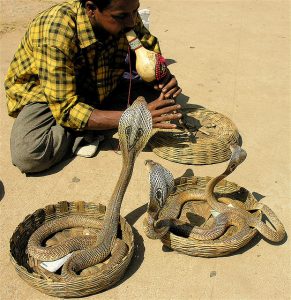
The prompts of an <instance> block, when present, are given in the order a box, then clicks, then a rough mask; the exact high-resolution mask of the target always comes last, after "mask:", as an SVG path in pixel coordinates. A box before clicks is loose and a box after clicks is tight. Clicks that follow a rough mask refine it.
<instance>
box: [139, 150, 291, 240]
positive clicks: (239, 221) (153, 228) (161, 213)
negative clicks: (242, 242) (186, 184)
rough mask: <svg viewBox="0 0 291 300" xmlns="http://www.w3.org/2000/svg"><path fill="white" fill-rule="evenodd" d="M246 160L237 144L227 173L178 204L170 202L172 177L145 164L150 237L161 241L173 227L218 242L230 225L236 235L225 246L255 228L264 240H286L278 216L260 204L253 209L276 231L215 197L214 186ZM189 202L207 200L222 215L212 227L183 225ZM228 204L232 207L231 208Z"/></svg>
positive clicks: (150, 163)
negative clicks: (181, 215) (182, 212)
mask: <svg viewBox="0 0 291 300" xmlns="http://www.w3.org/2000/svg"><path fill="white" fill-rule="evenodd" d="M245 158H246V152H245V151H244V150H243V149H241V148H240V147H239V146H238V145H234V146H233V149H232V156H231V158H230V161H229V164H228V166H227V168H226V170H225V171H224V172H223V173H222V174H220V175H218V176H217V177H215V178H213V179H211V180H210V181H209V182H208V183H207V185H206V188H205V191H204V192H197V191H190V190H189V191H184V192H182V193H180V194H179V195H178V196H177V197H176V198H175V201H173V202H172V203H168V202H167V198H168V196H169V194H170V193H171V191H172V190H173V187H174V178H173V175H172V174H171V173H170V172H169V171H168V170H166V169H165V168H163V167H162V166H161V165H159V164H157V163H155V162H153V161H146V164H147V165H148V166H149V171H150V201H149V205H148V209H147V216H146V218H145V220H144V229H145V232H146V235H147V236H148V237H149V238H153V239H159V238H162V237H163V236H164V235H165V234H166V233H167V232H168V231H169V230H170V228H171V227H172V228H175V229H176V230H177V231H179V230H180V231H182V232H183V234H184V235H186V236H189V237H190V238H193V239H197V240H204V241H206V242H207V241H209V242H211V243H212V244H213V243H215V242H216V241H217V242H218V240H216V239H217V238H219V237H220V236H221V235H223V233H224V232H225V231H226V229H227V228H228V227H229V226H230V225H234V226H235V227H237V229H238V230H237V232H236V233H235V234H234V235H232V236H230V237H228V238H226V239H225V240H224V242H225V243H233V242H235V241H237V240H239V239H242V238H243V237H244V236H246V235H248V234H249V231H250V229H251V228H256V229H257V230H258V231H259V232H260V233H261V234H262V235H263V236H264V237H265V238H267V239H269V240H270V241H273V242H279V241H281V240H282V239H283V238H284V237H285V234H286V233H285V229H284V226H283V224H282V223H281V222H280V220H279V219H278V218H277V216H276V215H275V213H274V212H273V211H272V210H271V209H270V208H269V207H268V206H266V205H264V204H261V203H257V204H256V205H255V206H253V207H252V210H261V211H262V212H263V213H264V214H265V215H266V216H267V217H268V219H269V220H270V221H271V223H272V225H273V226H274V228H275V229H274V230H273V229H272V228H271V227H269V226H268V225H267V224H265V223H264V222H262V221H261V220H260V219H259V218H258V217H255V216H254V215H252V214H251V213H250V212H249V211H246V210H245V209H243V208H241V207H240V206H238V205H237V204H236V203H235V202H232V201H231V200H230V199H226V198H223V199H221V200H222V201H223V202H224V203H221V202H218V201H217V198H216V196H215V194H214V188H215V186H216V185H217V184H218V183H219V182H220V181H221V180H223V179H225V178H226V177H227V176H228V175H230V174H231V173H232V172H233V171H234V170H235V169H236V167H237V166H238V165H239V164H241V163H242V162H243V161H244V160H245ZM187 201H207V203H208V204H209V206H210V207H211V208H212V209H213V210H215V211H217V212H219V215H218V216H217V217H216V218H215V222H214V225H213V227H212V228H210V229H204V228H199V227H193V228H192V227H190V226H188V227H187V226H180V225H183V224H181V221H179V220H178V219H177V217H178V215H179V212H180V210H181V207H182V205H183V204H184V203H185V202H187ZM227 204H231V205H232V206H229V205H227Z"/></svg>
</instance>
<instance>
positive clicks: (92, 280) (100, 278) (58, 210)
mask: <svg viewBox="0 0 291 300" xmlns="http://www.w3.org/2000/svg"><path fill="white" fill-rule="evenodd" d="M105 210H106V207H105V206H103V205H101V204H94V203H86V202H84V201H78V202H66V201H63V202H59V203H57V204H56V205H48V206H46V207H45V208H43V209H39V210H37V211H35V212H34V213H33V214H31V215H28V216H27V217H26V218H25V219H24V221H23V222H22V223H20V224H19V225H18V227H17V228H16V230H15V232H14V233H13V235H12V237H11V240H10V257H11V261H12V263H13V265H14V267H15V269H16V271H17V273H18V275H19V276H20V277H21V278H22V279H23V280H24V281H26V282H27V283H28V284H30V285H31V286H33V287H34V288H36V289H37V290H39V291H41V292H43V293H45V294H48V295H50V296H54V297H64V298H68V297H70V298H71V297H83V296H88V295H91V294H95V293H97V292H100V291H102V290H104V289H107V288H109V287H111V286H112V285H114V284H115V283H117V282H118V281H119V280H120V279H121V277H122V276H123V275H124V273H125V270H126V268H127V267H128V265H129V263H130V261H131V258H132V256H133V251H134V240H133V233H132V229H131V227H130V225H129V224H128V223H127V222H126V221H125V219H124V218H122V217H120V223H119V225H120V231H121V237H120V238H121V239H122V240H123V241H124V242H125V243H126V244H127V246H128V249H129V250H128V252H127V254H126V256H125V257H124V258H123V260H122V262H121V263H120V264H118V265H115V266H114V267H113V268H112V269H111V270H110V272H107V273H105V274H102V273H101V274H96V275H94V276H86V277H83V276H80V278H78V279H76V280H74V281H72V282H71V281H68V282H61V281H60V282H55V281H52V280H49V279H45V278H43V277H42V276H41V275H40V274H37V273H35V272H34V271H33V269H32V268H31V267H30V265H29V257H28V255H27V253H26V248H27V243H28V240H29V238H30V236H31V234H32V233H33V232H34V231H35V230H36V229H37V228H39V227H40V226H41V225H42V224H44V223H46V222H48V221H50V220H54V219H58V218H61V217H64V216H67V215H70V214H83V215H85V216H88V217H94V218H96V219H97V220H101V221H102V220H103V218H104V214H105ZM82 277H83V278H82Z"/></svg>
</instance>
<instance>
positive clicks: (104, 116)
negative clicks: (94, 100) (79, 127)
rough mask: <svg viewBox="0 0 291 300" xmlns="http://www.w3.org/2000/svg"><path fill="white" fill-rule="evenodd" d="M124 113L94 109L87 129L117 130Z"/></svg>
mask: <svg viewBox="0 0 291 300" xmlns="http://www.w3.org/2000/svg"><path fill="white" fill-rule="evenodd" d="M122 113H123V112H122V111H110V110H99V109H94V110H93V111H92V113H91V115H90V118H89V120H88V123H87V126H86V128H85V129H89V130H107V129H114V128H117V127H118V123H119V119H120V117H121V115H122Z"/></svg>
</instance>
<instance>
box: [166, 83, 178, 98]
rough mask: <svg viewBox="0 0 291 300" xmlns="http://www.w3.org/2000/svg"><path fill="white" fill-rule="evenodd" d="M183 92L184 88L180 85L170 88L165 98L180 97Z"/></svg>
mask: <svg viewBox="0 0 291 300" xmlns="http://www.w3.org/2000/svg"><path fill="white" fill-rule="evenodd" d="M181 92H182V89H181V88H179V87H178V86H176V87H174V88H172V89H171V90H169V91H168V92H167V93H166V94H165V96H164V97H165V98H166V99H168V98H176V97H178V96H179V95H180V94H181Z"/></svg>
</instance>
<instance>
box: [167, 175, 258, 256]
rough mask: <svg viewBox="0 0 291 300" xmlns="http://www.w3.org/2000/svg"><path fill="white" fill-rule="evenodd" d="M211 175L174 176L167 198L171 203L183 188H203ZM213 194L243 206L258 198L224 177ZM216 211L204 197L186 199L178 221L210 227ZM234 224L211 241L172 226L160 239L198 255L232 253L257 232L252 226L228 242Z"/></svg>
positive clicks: (173, 246) (171, 245) (189, 225)
mask: <svg viewBox="0 0 291 300" xmlns="http://www.w3.org/2000/svg"><path fill="white" fill-rule="evenodd" d="M210 179H211V177H199V176H192V177H180V178H177V179H175V193H173V194H171V195H170V196H169V198H168V202H169V203H170V202H171V201H172V200H173V199H174V198H175V197H176V196H177V195H178V194H181V193H183V192H184V191H187V190H188V191H189V190H194V191H204V189H205V186H206V184H207V182H209V180H210ZM215 194H216V197H217V198H218V199H222V198H227V199H231V201H233V203H236V204H237V205H238V206H240V207H242V208H243V209H245V210H248V209H250V208H251V207H253V206H254V204H255V203H256V202H257V200H256V199H255V198H254V196H253V195H252V194H251V193H250V192H249V191H248V190H246V189H245V188H243V187H240V186H238V185H237V184H236V183H233V182H230V181H227V180H223V181H221V182H220V183H219V184H218V185H217V186H216V188H215ZM254 215H255V216H257V217H258V218H261V217H262V213H261V212H260V211H256V212H254ZM214 216H215V213H214V212H213V211H212V208H211V207H210V206H209V205H208V203H207V202H205V201H189V202H186V203H185V204H184V205H183V207H182V209H181V212H180V214H179V218H178V219H179V221H181V224H185V225H181V226H182V227H183V226H186V227H189V228H193V227H194V226H199V227H200V228H204V229H207V228H211V227H212V226H213V224H214ZM237 230H238V229H237V228H236V227H235V226H230V227H228V229H227V230H226V231H225V233H224V234H223V235H222V236H221V237H219V238H218V239H217V240H216V241H215V242H214V241H199V240H196V239H191V238H189V237H188V236H186V235H184V234H183V230H180V229H178V228H177V229H176V230H175V229H174V228H172V229H171V230H170V231H169V232H168V233H167V234H166V235H165V236H163V237H162V238H161V241H162V243H163V244H164V245H165V246H167V247H168V248H170V249H173V250H175V251H178V252H182V253H184V254H187V255H192V256H201V257H218V256H224V255H228V254H231V253H233V252H235V251H237V250H238V249H240V248H241V247H243V246H245V245H246V244H247V243H249V242H250V241H251V240H252V239H253V238H254V236H255V235H256V234H257V230H256V229H251V230H250V231H249V232H248V234H246V235H245V236H244V237H243V239H241V240H238V241H236V242H234V243H229V242H228V240H229V239H230V238H231V237H233V236H234V235H235V234H236V233H237Z"/></svg>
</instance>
